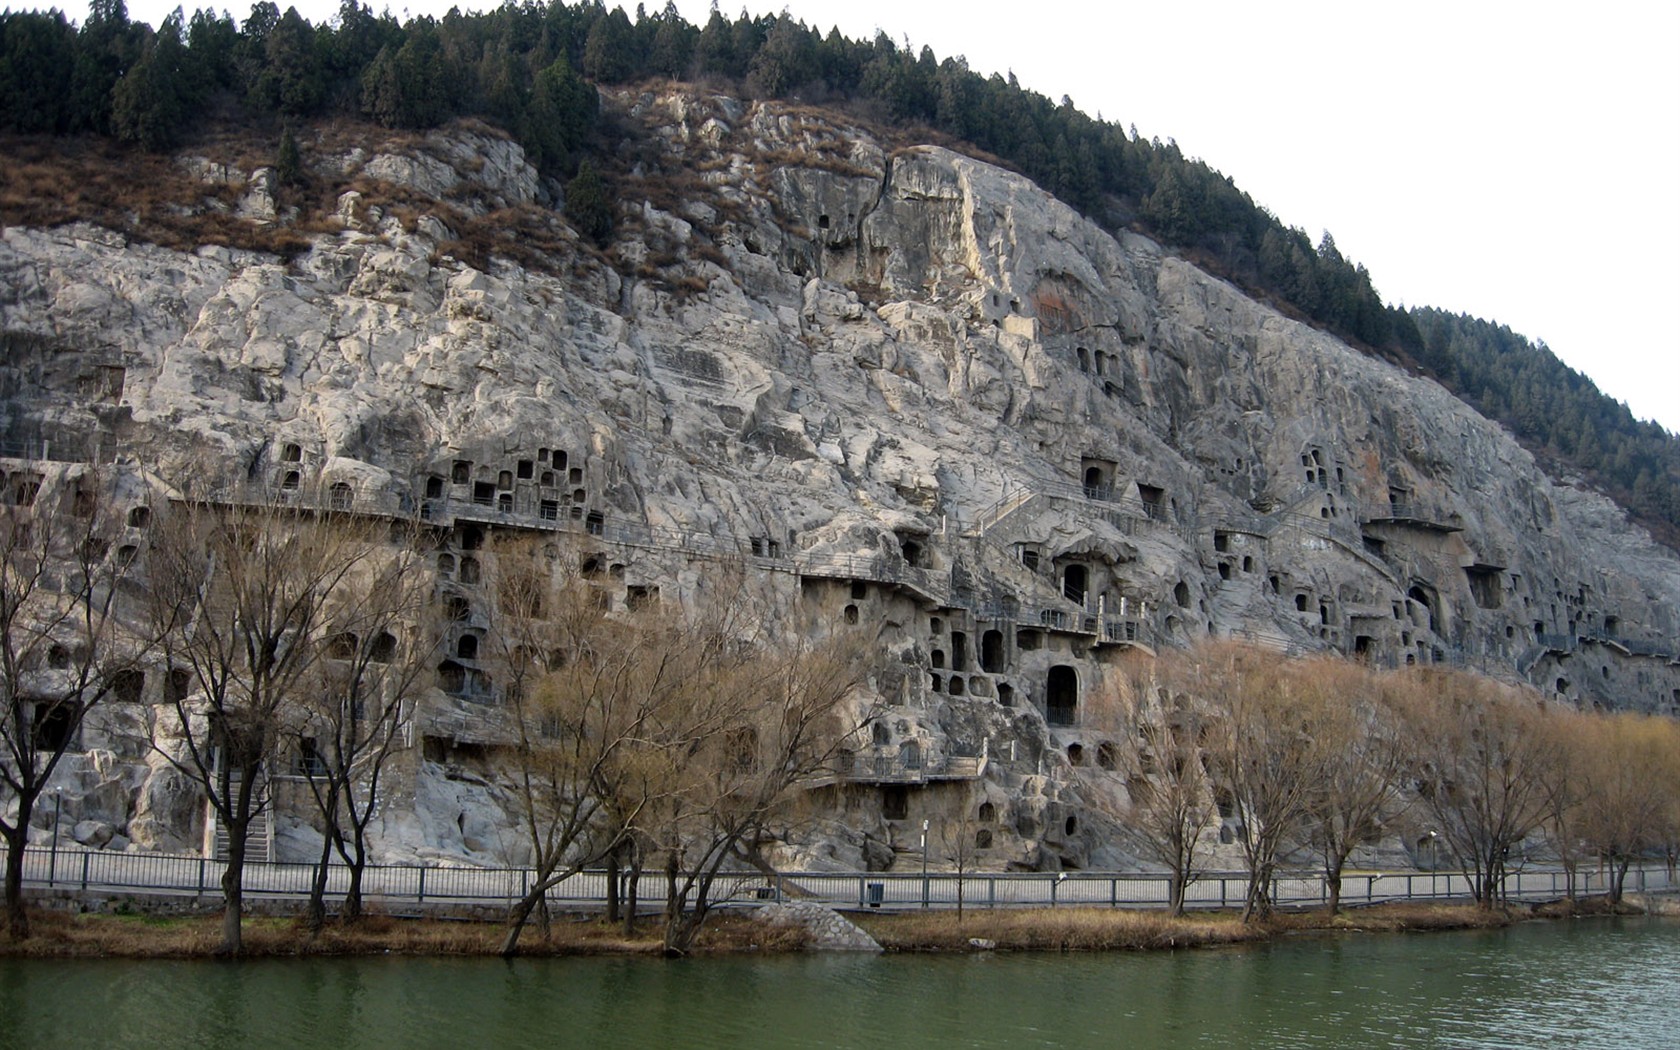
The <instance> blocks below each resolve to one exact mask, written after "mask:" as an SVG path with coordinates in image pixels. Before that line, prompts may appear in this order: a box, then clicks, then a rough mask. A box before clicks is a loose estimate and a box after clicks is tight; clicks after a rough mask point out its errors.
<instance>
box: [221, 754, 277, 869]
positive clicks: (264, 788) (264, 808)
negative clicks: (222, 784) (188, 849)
mask: <svg viewBox="0 0 1680 1050" xmlns="http://www.w3.org/2000/svg"><path fill="white" fill-rule="evenodd" d="M228 790H229V793H230V794H232V793H237V792H238V790H239V777H238V776H235V777H233V778H232V780H231V781H230V785H229V789H228ZM272 801H273V798H272V796H271V794H270V792H269V786H268V779H267V778H266V777H263V778H261V779H259V780H258V781H257V791H256V798H255V800H254V801H253V802H252V808H253V809H254V810H255V812H254V813H253V814H252V816H251V823H250V826H249V828H248V829H247V832H246V837H245V859H246V861H248V862H250V863H252V864H267V863H268V862H269V861H270V860H271V859H273V857H274V822H273V821H272V820H270V819H269V816H270V810H271V809H272V806H271V802H272ZM204 855H205V856H206V857H209V858H212V859H214V860H227V858H228V831H227V827H226V826H225V825H223V824H222V821H221V818H220V817H219V816H218V815H217V813H216V807H214V806H212V805H210V803H209V801H208V800H206V801H205V803H204Z"/></svg>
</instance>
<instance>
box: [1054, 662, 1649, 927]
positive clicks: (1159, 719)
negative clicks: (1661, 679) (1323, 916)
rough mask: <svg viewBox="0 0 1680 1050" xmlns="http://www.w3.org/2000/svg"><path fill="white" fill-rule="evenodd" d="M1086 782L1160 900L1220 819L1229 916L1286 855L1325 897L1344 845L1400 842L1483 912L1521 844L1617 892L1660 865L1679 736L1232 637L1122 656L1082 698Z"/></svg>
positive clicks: (1486, 687) (1457, 682)
mask: <svg viewBox="0 0 1680 1050" xmlns="http://www.w3.org/2000/svg"><path fill="white" fill-rule="evenodd" d="M1087 723H1088V725H1089V726H1090V727H1091V728H1092V729H1093V730H1097V731H1099V732H1100V731H1102V730H1108V731H1110V732H1112V733H1113V734H1114V741H1113V742H1111V743H1106V744H1104V745H1103V746H1104V749H1105V750H1104V751H1103V752H1101V753H1099V760H1100V762H1102V763H1103V764H1107V765H1109V766H1110V767H1111V768H1113V769H1114V770H1116V772H1118V773H1119V774H1120V776H1121V778H1122V779H1123V780H1124V783H1125V788H1124V790H1123V791H1115V790H1114V789H1113V788H1112V787H1109V788H1106V789H1105V787H1104V779H1105V778H1102V777H1094V778H1092V779H1090V780H1088V787H1087V791H1088V798H1089V801H1091V802H1092V804H1094V805H1095V806H1096V807H1098V808H1099V809H1101V810H1106V811H1107V812H1108V814H1109V815H1110V816H1112V817H1113V818H1114V820H1115V821H1116V823H1117V824H1118V825H1119V828H1120V833H1121V835H1122V836H1123V837H1124V838H1125V839H1126V840H1128V841H1129V842H1130V844H1131V846H1132V848H1133V849H1134V850H1135V851H1136V852H1137V853H1138V854H1139V855H1140V856H1143V857H1145V858H1148V859H1150V860H1152V861H1154V862H1156V863H1158V864H1160V865H1162V866H1163V867H1165V868H1166V869H1167V870H1168V871H1169V872H1170V873H1171V875H1172V895H1171V901H1172V907H1173V908H1174V910H1175V911H1176V910H1181V909H1182V907H1183V902H1184V891H1185V888H1186V887H1187V886H1188V885H1189V884H1190V883H1191V882H1192V881H1194V880H1195V878H1196V877H1197V876H1198V874H1199V873H1200V872H1201V871H1202V870H1203V869H1204V864H1205V856H1206V851H1207V848H1208V845H1209V843H1210V841H1211V839H1212V838H1213V833H1214V831H1215V830H1216V829H1217V828H1218V827H1219V825H1220V823H1221V821H1222V820H1223V821H1224V823H1225V825H1226V827H1227V830H1229V829H1231V828H1232V827H1233V826H1234V839H1235V841H1236V843H1237V844H1238V845H1239V846H1240V847H1241V850H1242V854H1243V858H1244V861H1245V862H1246V865H1247V868H1248V872H1249V876H1250V877H1249V886H1248V892H1247V898H1246V907H1245V916H1249V917H1252V916H1261V915H1264V914H1266V913H1267V912H1268V911H1269V910H1270V908H1271V906H1272V902H1271V899H1270V892H1271V884H1272V880H1273V876H1274V875H1275V874H1276V873H1277V872H1278V870H1279V868H1280V866H1281V865H1282V864H1283V863H1284V861H1285V859H1286V858H1288V860H1289V862H1290V865H1291V866H1295V865H1299V864H1300V863H1301V861H1302V858H1304V857H1312V858H1314V860H1315V861H1316V863H1317V864H1318V865H1319V866H1320V868H1321V870H1322V872H1323V874H1324V878H1325V882H1326V885H1327V886H1328V888H1329V893H1330V899H1329V905H1330V908H1331V910H1332V911H1334V910H1335V909H1336V907H1337V905H1338V903H1339V899H1340V890H1341V884H1342V872H1343V870H1344V868H1345V867H1346V865H1347V863H1348V860H1349V858H1350V857H1351V856H1352V855H1353V853H1354V851H1355V850H1356V849H1358V848H1360V847H1363V846H1370V845H1376V844H1378V843H1379V842H1382V841H1385V840H1386V841H1392V840H1393V839H1394V838H1399V839H1401V840H1402V841H1403V842H1404V843H1405V844H1406V845H1407V846H1408V847H1409V848H1411V849H1412V851H1413V852H1414V855H1415V856H1417V858H1418V859H1419V861H1420V862H1422V863H1424V864H1426V865H1427V866H1431V867H1437V866H1438V867H1441V868H1446V869H1449V870H1452V871H1462V872H1464V873H1465V874H1466V875H1468V876H1469V878H1470V880H1471V886H1472V889H1473V892H1474V894H1475V896H1476V899H1477V901H1478V902H1480V903H1481V904H1482V905H1483V906H1484V907H1492V906H1493V905H1494V904H1495V903H1496V902H1497V901H1498V900H1499V897H1500V892H1501V889H1500V888H1501V885H1502V882H1503V879H1504V876H1505V874H1506V873H1507V871H1509V870H1510V869H1511V868H1512V867H1513V866H1514V865H1516V864H1520V863H1522V857H1523V854H1524V849H1525V846H1533V845H1536V844H1538V843H1539V842H1540V841H1542V840H1543V841H1544V842H1545V843H1546V852H1547V853H1549V854H1550V857H1548V859H1553V858H1555V859H1556V860H1557V861H1558V862H1560V863H1561V864H1562V865H1563V866H1564V868H1565V869H1566V870H1567V871H1568V873H1569V882H1570V890H1569V892H1570V894H1571V895H1573V894H1574V893H1575V887H1576V885H1577V881H1578V879H1577V876H1578V872H1579V871H1580V870H1581V869H1582V868H1584V867H1588V866H1590V865H1594V864H1599V865H1603V866H1604V868H1605V869H1606V871H1607V877H1606V879H1605V881H1604V883H1603V884H1602V885H1603V886H1604V888H1605V890H1606V891H1607V892H1608V894H1609V895H1610V896H1611V897H1612V898H1613V899H1619V898H1620V896H1621V894H1622V891H1623V886H1624V882H1625V878H1626V875H1627V872H1628V869H1629V867H1630V866H1631V865H1632V864H1633V863H1634V862H1635V861H1637V860H1639V859H1640V858H1642V857H1646V856H1652V855H1662V856H1666V857H1667V858H1668V861H1669V863H1670V864H1671V865H1672V864H1673V863H1674V862H1675V860H1676V858H1677V857H1680V725H1677V724H1676V723H1675V722H1674V720H1673V719H1668V718H1662V717H1658V716H1646V715H1636V714H1625V713H1619V714H1601V713H1586V712H1581V711H1576V710H1573V709H1569V708H1564V707H1560V706H1554V705H1549V704H1546V703H1544V702H1542V701H1541V700H1540V698H1539V696H1538V695H1537V694H1535V693H1533V692H1532V691H1531V690H1528V689H1525V688H1517V687H1513V686H1507V685H1504V684H1501V683H1499V682H1496V681H1494V680H1492V679H1488V678H1483V677H1480V676H1477V675H1473V674H1469V673H1466V672H1459V671H1450V670H1440V669H1417V668H1408V669H1404V670H1401V671H1393V672H1383V671H1376V670H1373V669H1370V668H1368V667H1365V666H1363V665H1361V664H1357V663H1351V662H1349V661H1346V660H1341V659H1336V658H1332V657H1320V658H1314V659H1308V660H1286V659H1284V658H1282V657H1280V656H1278V655H1276V654H1273V653H1268V652H1264V651H1259V650H1255V649H1252V648H1247V647H1244V646H1240V645H1236V644H1233V643H1229V642H1225V643H1207V644H1205V645H1203V646H1200V647H1198V648H1196V649H1192V650H1189V651H1183V652H1175V653H1170V654H1163V655H1162V656H1161V657H1160V658H1158V659H1148V660H1139V661H1136V662H1133V663H1130V664H1128V665H1126V666H1125V667H1123V668H1121V669H1120V670H1119V672H1118V674H1117V675H1116V676H1115V677H1114V678H1113V679H1112V680H1111V681H1110V683H1109V687H1108V688H1107V689H1106V690H1105V691H1103V692H1100V693H1099V694H1098V695H1097V696H1095V697H1094V698H1093V704H1092V708H1091V711H1090V712H1089V715H1088V718H1087Z"/></svg>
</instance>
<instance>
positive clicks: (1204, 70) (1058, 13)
mask: <svg viewBox="0 0 1680 1050" xmlns="http://www.w3.org/2000/svg"><path fill="white" fill-rule="evenodd" d="M773 3H776V0H768V3H761V2H755V3H753V4H751V5H750V6H749V9H750V10H751V11H753V12H754V13H755V14H756V13H759V12H760V11H764V10H775V9H776V8H772V7H770V6H769V4H773ZM166 4H168V5H169V7H172V6H173V3H171V2H170V0H130V4H129V12H130V16H131V17H133V18H136V19H142V20H145V21H148V22H152V23H153V24H155V23H156V22H157V21H158V20H159V19H160V18H161V17H162V16H163V15H164V14H165V13H167V10H168V8H167V7H166V6H165V5H166ZM738 4H739V0H724V2H723V3H722V4H721V7H722V9H723V12H724V14H725V15H726V16H729V17H733V16H734V15H735V14H736V13H737V12H738V11H739V9H740V8H739V6H737V5H738ZM224 6H230V9H231V10H232V12H233V14H234V16H235V17H236V18H242V17H243V16H244V14H245V11H246V10H248V8H246V7H234V6H232V5H224ZM281 6H282V9H284V7H285V4H284V3H282V5H281ZM297 6H298V9H299V11H300V12H301V13H302V14H303V15H305V16H306V17H307V18H309V20H310V21H311V22H320V21H323V20H326V19H330V18H331V17H332V15H333V14H334V12H335V11H336V10H337V6H338V5H337V0H304V2H301V3H298V5H297ZM373 6H374V7H375V8H376V9H377V8H378V7H379V6H380V5H379V3H378V2H377V0H374V2H373ZM449 6H450V3H449V2H448V0H410V3H409V5H408V6H406V7H400V6H398V5H397V3H393V4H392V8H391V9H392V11H393V12H394V13H395V14H397V15H398V17H399V18H403V17H405V15H406V14H420V13H422V12H425V11H431V12H433V13H442V12H443V11H445V10H447V9H448V7H449ZM462 6H463V7H471V8H480V7H487V6H494V5H493V4H486V3H484V2H483V0H478V2H476V3H475V2H471V0H469V2H468V3H466V4H463V5H462ZM662 6H663V0H647V7H648V9H649V10H650V11H654V10H658V9H659V8H661V7H662ZM710 6H711V4H710V0H677V7H678V9H679V10H681V11H682V13H683V15H684V16H685V17H686V18H687V19H688V20H689V21H690V22H693V23H695V24H697V25H699V24H703V23H704V21H705V19H706V17H707V15H708V13H709V9H710ZM780 9H784V10H786V11H787V12H788V13H789V14H791V15H792V16H793V17H795V18H798V19H801V20H803V21H805V22H807V23H813V24H815V25H817V26H819V27H820V28H822V29H823V31H824V32H826V31H827V29H828V28H829V27H830V26H831V25H838V26H839V27H840V30H841V32H842V33H844V34H845V35H847V36H851V37H854V38H855V37H860V36H862V37H872V36H873V35H874V32H875V30H876V29H877V28H880V29H883V30H885V31H886V32H887V33H888V34H890V35H891V36H892V37H893V38H894V40H896V41H899V42H900V43H902V42H903V41H904V39H905V38H906V37H908V38H909V40H910V42H911V43H912V44H913V45H914V46H915V47H916V48H917V49H920V48H921V46H922V45H923V44H927V45H929V46H931V47H932V48H933V50H934V52H935V53H936V54H937V55H938V56H939V57H940V58H941V59H943V58H945V57H947V56H951V55H965V56H967V58H968V63H969V67H970V68H971V69H973V70H974V71H975V72H978V73H981V74H988V73H991V72H994V71H996V72H1006V71H1009V70H1013V71H1014V73H1015V75H1016V76H1017V78H1018V79H1019V80H1020V81H1021V83H1022V84H1023V85H1025V86H1026V87H1029V88H1031V89H1033V90H1035V91H1038V92H1040V93H1042V94H1044V95H1047V96H1049V97H1050V98H1051V99H1053V100H1060V98H1061V96H1062V95H1064V94H1066V95H1070V96H1071V97H1072V98H1073V101H1074V102H1075V104H1077V105H1078V106H1079V108H1081V109H1083V110H1085V111H1086V112H1087V113H1091V114H1093V115H1096V114H1099V113H1100V114H1101V115H1102V116H1103V117H1105V118H1107V119H1109V120H1114V121H1119V122H1121V123H1122V124H1126V125H1131V124H1135V125H1137V128H1138V131H1139V132H1140V133H1141V134H1143V135H1144V136H1146V137H1152V136H1160V137H1161V138H1162V139H1166V138H1169V137H1170V138H1175V139H1177V141H1178V144H1179V146H1180V147H1181V148H1182V149H1183V150H1184V152H1185V153H1186V154H1187V155H1189V156H1193V157H1200V158H1202V159H1203V160H1205V161H1207V162H1208V163H1209V164H1211V165H1212V166H1213V167H1215V168H1217V169H1219V170H1220V171H1222V172H1223V173H1225V174H1227V175H1230V176H1231V177H1232V178H1233V179H1234V180H1235V181H1236V184H1237V185H1238V186H1239V187H1240V188H1241V189H1243V190H1245V191H1247V192H1248V194H1249V195H1250V196H1252V197H1253V198H1254V200H1255V201H1256V202H1258V203H1260V204H1262V205H1264V206H1265V207H1267V208H1269V209H1271V211H1272V212H1273V213H1274V214H1276V215H1277V216H1278V217H1279V218H1280V219H1282V220H1283V221H1284V222H1285V223H1286V224H1288V225H1291V226H1299V227H1301V228H1303V229H1305V230H1306V231H1307V233H1308V235H1309V236H1310V237H1311V238H1312V240H1313V241H1314V243H1316V242H1317V241H1318V238H1319V236H1320V234H1321V233H1322V232H1323V231H1324V230H1326V229H1328V230H1329V231H1330V232H1331V233H1332V235H1334V237H1335V238H1336V245H1337V247H1338V248H1340V250H1341V252H1342V254H1343V255H1344V256H1347V257H1348V258H1350V259H1353V260H1355V261H1357V262H1361V263H1364V264H1365V266H1366V267H1367V268H1368V269H1369V270H1370V271H1371V274H1372V277H1373V278H1374V280H1375V283H1376V286H1377V290H1378V291H1379V292H1380V293H1381V294H1382V295H1383V297H1384V298H1385V299H1386V300H1388V301H1389V302H1391V303H1405V304H1408V305H1426V306H1437V307H1441V308H1443V309H1447V310H1451V311H1454V312H1462V313H1469V314H1473V315H1476V316H1478V317H1483V318H1487V319H1489V320H1496V321H1499V322H1500V323H1503V324H1506V325H1509V326H1510V327H1511V328H1512V329H1514V330H1515V331H1517V332H1520V333H1522V334H1524V335H1526V336H1528V337H1530V338H1531V339H1536V340H1544V341H1545V342H1546V343H1547V345H1548V346H1550V347H1551V349H1552V350H1553V351H1554V352H1555V353H1557V354H1558V356H1559V357H1561V358H1563V359H1564V360H1565V361H1566V362H1568V363H1569V364H1570V365H1572V366H1573V367H1575V368H1577V369H1579V370H1581V371H1583V372H1586V373H1587V374H1588V375H1590V376H1591V377H1592V378H1593V379H1594V381H1595V382H1597V383H1598V385H1599V387H1600V388H1601V389H1603V390H1605V391H1606V392H1607V393H1609V394H1610V395H1611V396H1612V397H1615V398H1618V399H1620V400H1623V401H1626V402H1627V403H1628V405H1629V407H1631V408H1632V409H1633V412H1634V414H1635V415H1636V416H1639V417H1641V418H1646V419H1655V420H1657V421H1658V422H1660V423H1662V424H1663V425H1664V426H1666V427H1667V428H1668V429H1669V430H1671V431H1674V432H1677V433H1680V318H1677V317H1676V316H1675V313H1676V311H1677V308H1680V4H1676V3H1672V2H1664V0H1654V2H1653V0H1645V2H1627V0H1602V2H1599V3H1596V4H1593V5H1590V6H1589V5H1586V4H1568V5H1566V4H1562V3H1555V2H1554V3H1546V2H1541V3H1535V2H1533V0H1526V2H1522V3H1516V2H1504V0H1501V2H1486V0H1478V2H1476V3H1469V4H1467V3H1462V2H1439V0H1411V2H1407V3H1391V4H1384V5H1381V6H1379V5H1377V4H1374V3H1359V2H1351V3H1350V2H1348V0H1334V2H1332V0H1321V2H1310V0H1269V2H1266V3H1253V2H1212V0H1170V2H1157V3H1149V4H1137V5H1135V6H1134V5H1120V4H1106V3H1094V2H1088V0H1087V2H1079V0H1033V2H1027V3H1021V2H1018V0H1017V2H1013V3H1001V2H997V0H962V2H957V0H917V2H904V0H897V2H889V0H782V4H781V5H780ZM189 10H190V5H189Z"/></svg>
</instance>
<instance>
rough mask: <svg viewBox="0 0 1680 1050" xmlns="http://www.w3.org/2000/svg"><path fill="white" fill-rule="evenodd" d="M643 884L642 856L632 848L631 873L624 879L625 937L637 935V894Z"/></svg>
mask: <svg viewBox="0 0 1680 1050" xmlns="http://www.w3.org/2000/svg"><path fill="white" fill-rule="evenodd" d="M641 884H642V855H641V852H640V851H638V850H637V849H636V848H635V847H634V846H632V847H630V872H629V874H628V875H626V876H625V879H624V936H626V937H634V936H635V935H636V907H637V904H638V901H637V894H638V892H639V891H640V889H641Z"/></svg>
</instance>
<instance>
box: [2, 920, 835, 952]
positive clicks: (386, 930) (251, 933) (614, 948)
mask: <svg viewBox="0 0 1680 1050" xmlns="http://www.w3.org/2000/svg"><path fill="white" fill-rule="evenodd" d="M29 923H30V933H31V936H30V937H29V939H28V940H26V941H23V942H21V943H14V942H11V941H8V940H5V939H4V938H0V956H15V957H26V958H118V959H195V958H208V957H210V956H211V955H213V954H214V953H215V949H216V945H217V944H218V943H219V942H220V940H221V917H220V916H218V915H193V916H168V917H166V916H153V915H144V914H129V915H113V914H91V913H90V914H72V913H68V912H56V911H34V912H31V913H30V917H29ZM504 933H505V927H504V926H502V924H500V923H494V922H474V921H448V920H440V919H400V918H391V917H387V916H377V915H376V916H369V917H367V918H364V919H363V920H362V921H360V922H358V923H355V924H352V925H343V924H340V923H336V922H331V923H328V925H327V926H326V928H324V929H323V930H322V931H321V932H320V933H319V934H317V935H315V936H313V937H311V936H310V934H309V932H308V931H307V930H305V929H304V928H303V926H302V925H301V924H300V923H299V922H298V921H297V920H295V919H288V918H268V917H251V918H247V919H246V920H245V931H244V944H245V951H244V955H245V956H246V957H252V958H285V957H299V956H314V955H425V956H450V955H454V956H493V955H496V954H497V953H498V952H499V951H500V950H501V945H502V937H503V934H504ZM807 943H808V937H807V934H806V932H805V931H804V930H801V929H784V928H772V927H769V926H766V925H764V924H763V923H759V922H755V921H753V920H752V919H751V918H749V917H747V916H743V915H734V914H728V913H725V914H721V915H716V916H714V917H713V918H712V919H709V920H708V921H707V924H706V928H705V929H704V930H702V931H701V935H700V940H699V943H698V944H697V946H696V948H695V951H694V953H693V954H702V955H704V954H727V953H733V952H752V951H762V952H790V951H798V950H800V949H802V948H804V947H806V945H807ZM662 947H663V944H662V941H661V929H660V926H659V923H658V922H657V921H656V920H649V921H645V922H643V923H642V924H641V926H640V927H639V929H638V931H637V933H636V935H635V936H634V937H625V936H624V933H623V929H622V927H620V926H619V925H618V924H616V923H611V924H609V923H607V922H605V921H602V920H600V919H574V918H558V919H556V920H555V921H554V922H553V923H551V924H550V926H549V930H548V934H547V936H546V937H545V936H544V935H543V934H542V933H541V932H539V931H538V929H537V928H536V927H535V926H534V925H533V926H530V927H527V928H526V930H525V932H524V934H523V935H522V936H521V937H520V941H519V954H520V955H527V956H563V955H658V954H660V952H661V950H662Z"/></svg>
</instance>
